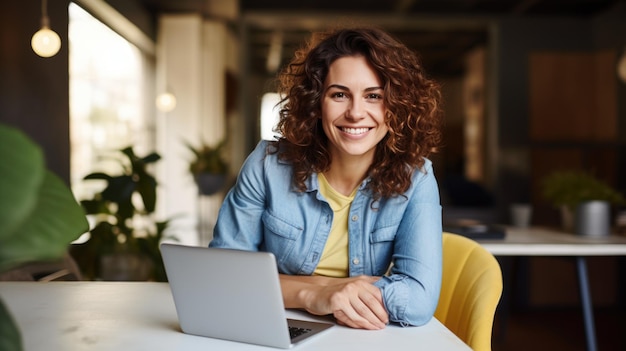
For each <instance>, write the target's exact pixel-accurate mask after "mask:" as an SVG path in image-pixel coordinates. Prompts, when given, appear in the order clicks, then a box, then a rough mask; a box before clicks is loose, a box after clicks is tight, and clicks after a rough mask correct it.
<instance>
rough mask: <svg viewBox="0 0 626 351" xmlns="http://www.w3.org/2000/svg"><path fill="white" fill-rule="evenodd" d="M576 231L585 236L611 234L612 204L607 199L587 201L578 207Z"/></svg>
mask: <svg viewBox="0 0 626 351" xmlns="http://www.w3.org/2000/svg"><path fill="white" fill-rule="evenodd" d="M575 233H576V234H579V235H585V236H607V235H610V234H611V205H610V204H609V203H608V202H607V201H585V202H582V203H580V204H579V205H578V207H576V217H575Z"/></svg>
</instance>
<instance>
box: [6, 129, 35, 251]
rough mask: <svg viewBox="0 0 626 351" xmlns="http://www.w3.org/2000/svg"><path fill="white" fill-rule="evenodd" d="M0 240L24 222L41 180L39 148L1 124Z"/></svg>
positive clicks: (16, 131) (33, 202) (17, 131)
mask: <svg viewBox="0 0 626 351" xmlns="http://www.w3.org/2000/svg"><path fill="white" fill-rule="evenodd" d="M0 160H2V161H1V162H0V241H3V240H7V239H8V238H9V237H10V236H12V235H13V234H14V233H15V230H16V229H17V227H19V226H20V225H21V223H22V222H24V221H26V220H27V218H28V216H29V215H30V214H31V212H32V211H33V209H34V207H35V205H36V203H37V192H38V189H39V187H40V186H41V183H42V182H43V178H44V159H43V153H42V152H41V149H40V148H39V147H38V146H37V145H36V144H34V143H33V142H31V141H30V139H28V137H27V136H26V135H25V134H23V133H22V132H21V131H19V130H18V129H15V128H11V127H7V126H4V125H0Z"/></svg>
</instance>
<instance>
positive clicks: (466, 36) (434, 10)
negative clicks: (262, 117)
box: [141, 0, 626, 76]
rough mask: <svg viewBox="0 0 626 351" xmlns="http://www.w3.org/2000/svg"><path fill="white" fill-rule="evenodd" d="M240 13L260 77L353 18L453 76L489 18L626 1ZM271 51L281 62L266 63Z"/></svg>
mask: <svg viewBox="0 0 626 351" xmlns="http://www.w3.org/2000/svg"><path fill="white" fill-rule="evenodd" d="M207 1H211V0H141V2H142V3H143V4H144V5H145V7H146V8H148V9H149V10H151V11H153V12H154V13H155V14H156V13H163V12H192V11H193V12H200V13H204V12H206V2H207ZM239 13H240V15H241V18H242V19H243V23H245V26H244V28H245V31H246V35H245V42H246V43H248V46H247V55H248V57H250V61H249V62H250V67H251V70H252V71H253V72H255V73H258V74H262V73H266V74H270V75H273V74H274V72H273V70H274V69H275V67H276V66H277V65H280V64H284V63H285V62H286V61H287V60H289V58H291V57H292V55H293V51H294V50H295V49H296V48H298V47H300V46H301V45H302V44H303V43H304V41H305V40H306V39H307V38H308V37H309V36H310V33H311V32H312V31H315V30H319V29H323V28H325V27H328V26H329V25H330V26H333V25H338V24H343V23H346V22H349V23H352V24H374V25H377V26H379V27H382V28H385V29H387V30H388V31H390V32H391V33H392V34H393V35H395V36H396V37H397V38H398V39H400V40H401V41H402V42H404V43H405V44H407V45H408V46H409V47H411V48H413V49H415V50H416V51H418V52H419V53H420V55H421V57H422V61H423V63H424V66H425V67H426V68H427V70H428V71H429V72H431V73H432V74H433V75H436V76H455V75H458V74H460V73H462V71H463V61H462V58H463V54H464V53H465V52H467V51H468V50H470V49H472V48H474V47H476V46H479V45H486V44H487V42H488V40H489V34H488V30H489V29H488V23H489V21H490V20H493V19H496V18H500V17H506V16H508V17H511V16H515V17H540V16H558V17H573V18H590V17H594V16H599V15H614V14H617V15H620V16H624V14H626V0H386V1H382V0H357V1H350V0H344V1H337V0H239ZM207 16H209V15H208V14H207ZM272 42H274V45H273V46H272ZM271 55H276V56H277V57H278V58H279V60H277V61H275V62H274V64H273V66H274V67H273V68H272V67H269V68H268V58H269V57H271ZM270 60H271V59H270ZM270 66H271V65H270Z"/></svg>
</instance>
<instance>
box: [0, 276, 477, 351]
mask: <svg viewBox="0 0 626 351" xmlns="http://www.w3.org/2000/svg"><path fill="white" fill-rule="evenodd" d="M0 296H1V297H2V299H3V301H4V303H5V305H6V306H7V308H8V309H9V311H11V313H12V315H13V317H14V319H15V320H16V322H17V324H18V326H19V328H20V330H21V332H22V339H23V343H24V349H25V351H39V350H50V351H55V350H62V351H77V350H89V351H97V350H107V351H111V350H132V351H139V350H149V351H152V350H220V351H229V350H277V349H272V348H267V347H261V346H254V345H249V344H242V343H236V342H229V341H223V340H217V339H210V338H204V337H198V336H192V335H187V334H183V333H182V332H181V331H180V327H179V325H178V319H177V316H176V310H175V307H174V302H173V300H172V295H171V293H170V289H169V286H168V285H167V283H122V282H51V283H36V282H0ZM208 298H210V297H208ZM288 315H289V317H294V318H304V319H313V317H311V316H309V315H308V314H306V313H303V312H300V311H288ZM295 349H296V350H303V351H304V350H317V351H319V350H325V351H332V350H342V351H343V350H359V351H367V350H375V351H381V350H417V349H420V350H446V351H454V350H466V351H468V350H470V349H469V347H468V346H467V345H465V344H464V343H463V342H462V341H461V340H460V339H459V338H457V337H456V336H455V335H454V334H453V333H452V332H451V331H449V330H448V329H447V328H445V327H444V326H443V325H442V324H441V323H440V322H439V321H437V320H436V319H433V320H432V321H431V322H429V323H428V324H426V325H424V326H422V327H411V328H401V327H398V326H388V327H387V328H386V329H384V330H379V331H366V330H356V329H350V328H347V327H342V326H335V327H333V328H331V329H330V330H328V331H326V332H324V333H323V334H320V335H318V336H315V337H313V338H311V339H310V340H307V341H305V342H303V343H302V344H300V345H298V346H296V348H295Z"/></svg>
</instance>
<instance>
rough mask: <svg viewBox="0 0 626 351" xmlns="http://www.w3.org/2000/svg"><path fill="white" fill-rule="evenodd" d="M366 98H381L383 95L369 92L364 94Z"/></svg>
mask: <svg viewBox="0 0 626 351" xmlns="http://www.w3.org/2000/svg"><path fill="white" fill-rule="evenodd" d="M365 98H366V99H368V100H382V99H383V96H382V95H381V94H376V93H370V94H367V95H366V96H365Z"/></svg>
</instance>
